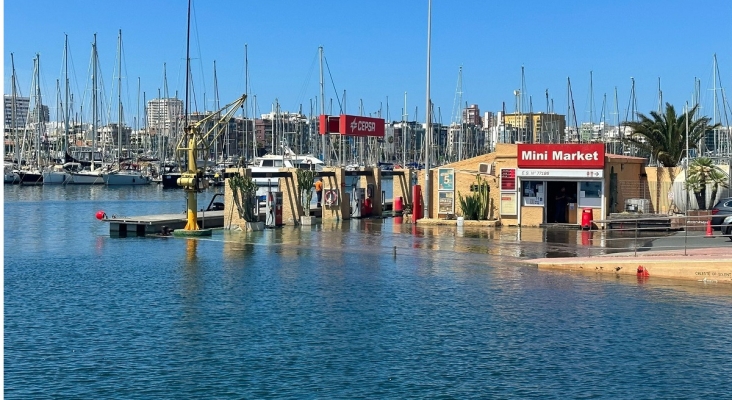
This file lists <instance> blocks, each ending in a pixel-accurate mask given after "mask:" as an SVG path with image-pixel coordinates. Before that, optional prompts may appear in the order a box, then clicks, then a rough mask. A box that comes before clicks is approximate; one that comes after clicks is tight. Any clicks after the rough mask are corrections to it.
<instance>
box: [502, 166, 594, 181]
mask: <svg viewBox="0 0 732 400" xmlns="http://www.w3.org/2000/svg"><path fill="white" fill-rule="evenodd" d="M603 172H604V170H602V169H546V168H536V169H534V168H531V169H518V170H516V175H517V176H518V177H520V178H584V179H602V178H603V177H604V175H603Z"/></svg>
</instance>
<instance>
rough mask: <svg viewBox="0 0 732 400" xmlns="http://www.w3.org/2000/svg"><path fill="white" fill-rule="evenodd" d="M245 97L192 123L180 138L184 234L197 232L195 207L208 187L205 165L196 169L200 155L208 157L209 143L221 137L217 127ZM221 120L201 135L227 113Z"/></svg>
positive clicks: (177, 150)
mask: <svg viewBox="0 0 732 400" xmlns="http://www.w3.org/2000/svg"><path fill="white" fill-rule="evenodd" d="M246 98H247V96H246V94H244V95H242V96H241V97H239V98H238V99H236V100H235V101H233V102H231V103H229V104H227V105H225V106H224V107H222V108H221V109H219V110H218V111H216V112H214V113H211V114H209V115H207V116H206V117H205V118H202V119H201V120H199V121H196V122H192V123H190V124H189V125H188V126H186V127H185V128H184V132H185V135H183V137H181V139H180V140H179V141H178V145H177V146H176V152H175V154H176V158H177V159H178V162H179V165H182V163H181V162H180V161H181V160H182V159H185V158H187V162H186V166H187V169H186V171H184V172H182V173H181V175H180V178H178V182H177V183H178V186H182V187H183V190H184V191H185V192H186V193H187V204H186V209H187V223H186V226H185V228H183V231H190V232H193V231H195V232H200V230H199V228H198V215H197V212H196V206H197V205H198V198H197V194H198V193H199V192H201V191H203V190H204V189H206V188H207V187H208V181H206V179H205V178H204V172H205V163H204V165H203V166H199V165H198V158H199V155H204V156H205V157H206V158H208V156H209V152H210V148H211V143H212V142H213V141H215V140H217V139H218V137H219V136H220V134H221V131H220V130H219V127H220V126H221V125H222V124H224V123H228V122H229V120H230V119H231V117H232V116H233V115H234V113H235V112H236V110H237V109H238V108H239V107H241V106H242V105H243V104H244V101H246ZM227 109H228V111H226V113H225V114H224V116H223V117H220V118H219V119H218V120H216V121H215V122H214V124H213V125H212V126H211V128H210V129H208V130H207V131H206V132H203V133H202V132H201V130H200V129H201V126H203V125H204V124H207V123H208V122H210V121H212V120H214V118H215V117H216V116H218V115H220V114H221V112H223V111H224V110H227Z"/></svg>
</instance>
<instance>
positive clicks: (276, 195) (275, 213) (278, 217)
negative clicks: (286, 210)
mask: <svg viewBox="0 0 732 400" xmlns="http://www.w3.org/2000/svg"><path fill="white" fill-rule="evenodd" d="M264 214H265V222H264V225H265V226H266V227H267V228H276V227H278V226H282V192H273V191H269V192H267V199H266V201H265V207H264Z"/></svg>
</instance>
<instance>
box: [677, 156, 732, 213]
mask: <svg viewBox="0 0 732 400" xmlns="http://www.w3.org/2000/svg"><path fill="white" fill-rule="evenodd" d="M686 184H687V187H686V189H687V190H689V191H691V192H692V193H694V197H696V201H697V204H698V205H699V209H700V210H706V209H707V186H708V185H711V189H712V193H711V199H710V204H709V205H712V204H714V202H715V201H716V200H717V192H718V191H719V188H720V187H722V188H726V187H727V186H728V185H727V175H726V174H725V173H724V172H723V171H722V170H720V169H719V168H717V166H716V165H714V162H713V161H712V159H711V158H708V157H699V158H697V159H695V160H694V161H692V162H691V165H689V176H688V177H687V180H686Z"/></svg>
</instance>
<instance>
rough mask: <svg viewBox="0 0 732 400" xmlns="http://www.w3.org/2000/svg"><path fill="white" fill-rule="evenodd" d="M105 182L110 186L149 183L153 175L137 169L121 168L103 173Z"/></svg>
mask: <svg viewBox="0 0 732 400" xmlns="http://www.w3.org/2000/svg"><path fill="white" fill-rule="evenodd" d="M102 178H103V179H104V184H105V185H108V186H122V185H128V186H129V185H149V184H150V183H151V182H152V177H150V176H148V175H145V174H144V173H143V172H142V171H138V170H135V169H120V170H116V171H109V172H105V173H103V174H102Z"/></svg>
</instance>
